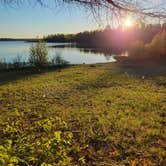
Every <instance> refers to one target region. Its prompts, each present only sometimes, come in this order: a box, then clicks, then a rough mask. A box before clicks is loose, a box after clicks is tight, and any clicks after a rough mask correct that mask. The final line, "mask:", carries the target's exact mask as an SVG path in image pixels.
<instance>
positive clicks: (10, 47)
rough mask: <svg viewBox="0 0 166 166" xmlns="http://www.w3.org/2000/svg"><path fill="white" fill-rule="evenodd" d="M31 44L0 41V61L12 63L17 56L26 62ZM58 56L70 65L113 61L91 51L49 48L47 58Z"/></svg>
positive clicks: (107, 56) (51, 44)
mask: <svg viewBox="0 0 166 166" xmlns="http://www.w3.org/2000/svg"><path fill="white" fill-rule="evenodd" d="M31 45H32V43H29V42H24V41H0V61H5V62H8V63H10V62H13V60H14V59H15V58H16V57H17V56H18V55H19V56H21V61H25V62H26V61H27V60H28V56H29V48H30V46H31ZM47 45H48V46H61V45H64V44H61V43H47ZM56 54H60V55H61V56H62V57H63V58H64V59H65V60H67V61H69V62H70V63H71V64H83V63H85V64H94V63H105V62H113V61H115V60H114V58H113V56H110V55H108V54H107V55H106V54H104V53H99V52H95V51H93V50H91V49H80V48H76V47H72V48H71V47H56V48H52V47H49V58H50V59H51V58H52V57H53V56H55V55H56Z"/></svg>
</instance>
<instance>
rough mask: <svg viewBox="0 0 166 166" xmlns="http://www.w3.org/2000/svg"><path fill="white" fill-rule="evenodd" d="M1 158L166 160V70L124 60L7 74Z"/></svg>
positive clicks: (43, 162)
mask: <svg viewBox="0 0 166 166" xmlns="http://www.w3.org/2000/svg"><path fill="white" fill-rule="evenodd" d="M0 84H1V85H0V165H2V166H6V165H9V166H12V165H35V166H38V165H39V166H51V165H53V166H65V165H66V166H70V165H72V166H73V165H77V166H81V165H90V166H91V165H96V166H98V165H106V166H107V165H133V166H134V164H135V165H136V164H137V163H139V164H140V165H143V164H144V165H145V166H146V165H147V164H148V165H150V166H156V165H164V163H165V157H166V153H165V151H164V148H165V142H164V139H165V137H166V134H165V125H164V124H165V121H164V117H165V110H166V105H165V99H166V87H165V85H166V76H164V75H158V76H152V77H142V76H139V75H136V74H131V73H130V72H129V70H128V69H123V70H121V68H120V67H119V66H118V64H104V65H93V66H91V65H79V66H75V67H74V66H73V67H69V68H67V69H64V70H61V71H51V70H50V71H45V72H43V73H42V72H41V73H36V74H33V75H30V74H29V73H28V72H27V73H26V71H18V72H12V73H10V72H9V73H7V72H6V73H0Z"/></svg>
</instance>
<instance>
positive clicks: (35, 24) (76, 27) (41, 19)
mask: <svg viewBox="0 0 166 166" xmlns="http://www.w3.org/2000/svg"><path fill="white" fill-rule="evenodd" d="M97 27H98V26H97V23H96V22H95V21H94V20H93V19H92V17H91V16H90V17H89V13H88V12H87V11H85V9H84V10H83V9H80V8H78V7H72V8H71V7H69V6H66V7H64V6H61V7H59V8H56V10H52V9H48V8H44V7H41V6H37V7H33V6H29V5H23V6H21V7H15V8H13V7H5V6H3V5H0V38H3V37H11V38H23V37H25V38H35V37H37V36H39V37H42V36H43V35H47V34H55V33H77V32H80V31H84V30H92V29H96V28H97Z"/></svg>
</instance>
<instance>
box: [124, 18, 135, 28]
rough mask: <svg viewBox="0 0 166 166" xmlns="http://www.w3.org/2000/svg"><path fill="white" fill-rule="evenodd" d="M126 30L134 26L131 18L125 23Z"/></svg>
mask: <svg viewBox="0 0 166 166" xmlns="http://www.w3.org/2000/svg"><path fill="white" fill-rule="evenodd" d="M123 25H124V27H125V28H130V27H132V26H133V25H134V23H133V20H132V19H131V18H126V19H125V20H124V23H123Z"/></svg>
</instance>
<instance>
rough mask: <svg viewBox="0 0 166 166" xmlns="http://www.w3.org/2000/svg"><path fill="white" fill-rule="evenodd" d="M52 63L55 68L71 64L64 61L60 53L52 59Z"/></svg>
mask: <svg viewBox="0 0 166 166" xmlns="http://www.w3.org/2000/svg"><path fill="white" fill-rule="evenodd" d="M51 63H52V65H53V66H54V65H55V66H66V65H68V64H69V62H68V61H66V60H64V59H63V58H62V57H61V55H60V54H59V53H56V55H55V56H54V57H53V58H52V59H51Z"/></svg>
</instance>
